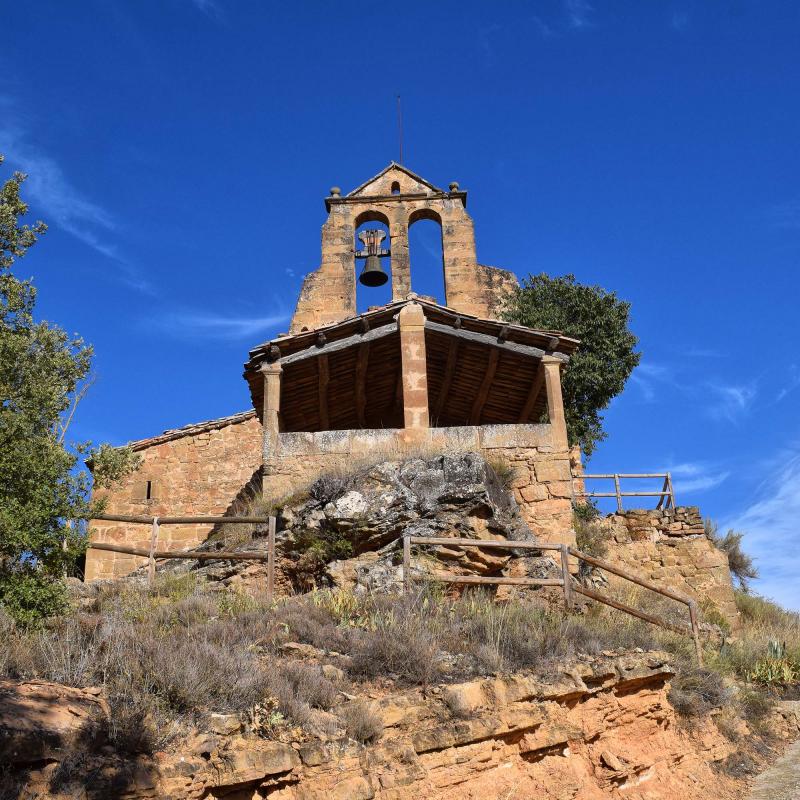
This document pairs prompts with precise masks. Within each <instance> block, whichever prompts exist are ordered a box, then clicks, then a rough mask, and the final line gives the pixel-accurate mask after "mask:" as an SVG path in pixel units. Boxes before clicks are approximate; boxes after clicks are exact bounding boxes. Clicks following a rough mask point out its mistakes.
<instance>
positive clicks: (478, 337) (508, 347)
mask: <svg viewBox="0 0 800 800" xmlns="http://www.w3.org/2000/svg"><path fill="white" fill-rule="evenodd" d="M425 330H430V331H435V332H436V333H443V334H445V335H446V336H456V337H458V338H459V339H462V340H464V341H467V342H473V343H475V344H483V345H488V346H489V347H492V348H494V349H496V350H505V351H507V352H509V353H517V354H518V355H521V356H528V357H530V358H541V357H542V356H543V355H544V354H545V351H544V350H542V349H541V348H540V347H534V346H533V345H530V344H520V343H519V342H509V341H506V340H505V336H506V335H508V330H507V328H506V329H505V334H504V333H503V330H501V331H500V336H489V334H486V333H477V332H476V331H468V330H465V329H464V328H451V327H450V326H449V325H442V324H441V323H440V322H433V321H431V320H429V319H426V320H425ZM552 355H553V356H555V357H556V358H559V359H561V360H563V361H568V360H569V356H567V355H565V354H563V353H553V354H552Z"/></svg>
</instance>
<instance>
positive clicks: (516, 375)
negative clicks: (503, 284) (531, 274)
mask: <svg viewBox="0 0 800 800" xmlns="http://www.w3.org/2000/svg"><path fill="white" fill-rule="evenodd" d="M409 302H417V303H419V304H420V305H421V306H422V307H423V311H424V314H425V345H426V357H427V375H428V397H429V407H430V418H431V425H433V426H437V427H441V426H451V425H452V426H458V425H480V424H504V423H518V422H529V421H535V420H537V419H539V417H540V415H541V413H542V412H543V410H544V408H545V407H546V402H545V398H544V391H542V380H541V371H540V369H539V360H540V359H541V357H542V356H543V355H544V354H548V355H554V356H556V357H559V358H562V359H563V360H565V361H566V360H568V358H569V355H570V354H571V353H573V352H574V351H575V349H576V348H577V346H578V342H577V340H575V339H571V338H569V337H566V336H563V335H562V334H561V333H559V332H558V331H541V330H533V329H531V328H525V327H523V326H520V325H512V324H508V323H504V322H501V321H498V320H489V319H480V318H477V317H472V316H469V315H466V314H460V313H458V312H456V311H453V310H452V309H449V308H446V307H445V306H440V305H438V304H436V303H432V302H429V301H427V300H423V299H422V298H416V297H413V296H411V297H409V299H407V300H404V301H401V302H395V303H390V304H388V305H386V306H382V307H380V308H377V309H374V310H371V311H368V312H366V313H364V314H360V315H358V316H356V317H352V318H351V319H348V320H344V321H343V322H339V323H336V324H333V325H328V326H326V327H323V328H318V329H316V330H313V331H304V332H301V333H299V334H295V335H292V336H283V337H279V338H277V339H273V340H271V341H269V342H265V343H263V344H261V345H259V346H258V347H256V348H254V349H253V350H252V351H251V352H250V359H249V361H248V362H247V364H245V373H244V376H245V378H246V379H247V381H248V383H249V386H250V394H251V398H252V400H253V406H254V408H255V409H256V411H257V412H258V413H261V409H262V406H263V394H264V387H263V378H262V376H261V373H260V372H259V368H260V367H261V365H262V364H263V363H264V362H273V361H277V360H279V361H280V362H281V365H282V367H283V377H282V382H281V430H284V431H319V430H349V429H361V428H400V427H402V426H403V397H402V379H401V355H400V334H399V330H398V327H397V314H398V313H399V311H400V309H401V308H402V307H403V306H404V305H406V304H407V303H409Z"/></svg>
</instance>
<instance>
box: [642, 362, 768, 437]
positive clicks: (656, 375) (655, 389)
mask: <svg viewBox="0 0 800 800" xmlns="http://www.w3.org/2000/svg"><path fill="white" fill-rule="evenodd" d="M631 382H632V383H633V385H634V386H637V387H638V389H639V391H640V392H641V394H642V397H643V399H644V401H645V402H647V403H655V402H656V401H657V400H658V399H659V396H660V395H662V394H666V393H668V392H669V393H672V396H673V397H674V396H675V395H676V394H677V395H678V396H679V397H683V398H686V399H687V400H688V401H689V402H692V403H697V402H699V403H700V404H701V405H702V409H703V411H704V412H705V413H706V414H707V415H708V416H710V417H711V418H712V419H714V420H718V421H725V422H731V423H737V422H739V421H741V420H742V419H743V418H744V417H745V416H746V415H747V413H748V412H749V411H750V410H751V409H752V406H753V402H754V401H755V399H756V395H757V393H758V392H757V388H756V383H755V382H751V383H746V384H735V383H727V382H725V381H723V380H703V381H701V382H699V383H698V382H695V381H693V380H691V378H689V377H687V376H686V375H685V374H680V375H679V374H677V373H676V372H675V370H674V368H673V367H671V366H669V365H666V364H655V363H653V362H648V361H645V362H643V363H641V364H640V365H639V366H638V367H637V368H636V369H635V370H634V372H633V374H632V375H631Z"/></svg>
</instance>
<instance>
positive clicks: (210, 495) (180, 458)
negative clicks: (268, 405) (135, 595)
mask: <svg viewBox="0 0 800 800" xmlns="http://www.w3.org/2000/svg"><path fill="white" fill-rule="evenodd" d="M262 438H263V437H262V431H261V423H260V422H259V421H258V419H257V418H256V417H255V416H246V417H244V418H243V419H239V420H237V421H235V422H231V423H229V424H225V425H224V426H222V427H218V428H211V429H206V430H198V431H196V432H192V433H181V432H180V431H177V432H175V433H174V434H172V435H169V434H167V435H165V436H161V437H157V438H155V439H153V440H152V443H150V444H144V443H143V444H142V445H140V446H138V447H136V448H135V449H136V450H137V451H138V453H139V455H140V456H141V457H142V465H141V466H140V467H139V469H138V470H137V471H136V472H135V473H134V474H133V475H130V476H129V477H128V478H127V479H126V480H125V481H123V483H122V484H121V485H120V486H117V487H114V488H113V489H112V490H110V491H108V490H98V491H97V492H96V494H95V496H96V497H98V498H100V497H104V498H106V499H107V501H108V503H107V505H106V508H105V513H106V514H130V515H145V516H191V515H196V514H197V515H205V514H209V515H220V514H224V513H225V512H226V511H227V510H229V509H230V507H231V505H232V504H234V503H235V501H236V499H237V497H238V496H239V495H240V494H241V493H242V492H243V490H244V489H245V487H246V486H247V485H248V483H249V482H251V481H256V482H258V483H259V485H260V468H261V460H262ZM147 481H150V485H151V490H150V494H151V499H147V498H146V494H147V489H146V486H147ZM211 530H212V528H211V526H209V525H183V526H179V525H163V526H161V528H160V532H159V541H158V548H159V549H163V550H183V549H187V548H189V547H193V546H195V545H197V544H199V543H200V542H202V541H204V540H205V539H206V537H207V536H208V534H209V533H210V532H211ZM150 535H151V528H150V526H148V525H133V524H127V523H116V522H94V523H92V528H91V538H92V540H94V541H101V542H110V543H114V544H126V545H130V546H133V547H145V548H146V547H148V546H149V544H150ZM143 563H145V559H143V558H139V557H137V556H129V555H124V554H121V553H109V552H103V551H101V550H89V551H88V553H87V556H86V580H93V579H95V578H114V577H118V576H120V575H125V574H127V573H128V572H130V571H131V570H133V569H135V568H136V567H138V566H141V564H143Z"/></svg>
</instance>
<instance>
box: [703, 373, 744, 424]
mask: <svg viewBox="0 0 800 800" xmlns="http://www.w3.org/2000/svg"><path fill="white" fill-rule="evenodd" d="M706 388H707V389H708V392H709V393H710V398H709V399H710V402H708V403H707V405H706V411H707V413H708V414H709V416H711V417H712V418H713V419H717V420H726V421H728V422H738V421H739V420H740V419H741V418H742V417H743V416H745V415H746V414H747V412H748V411H749V410H750V407H751V406H752V404H753V400H755V398H756V387H755V385H754V384H752V383H751V384H745V385H742V386H737V385H734V384H725V383H712V382H709V383H707V384H706Z"/></svg>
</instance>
